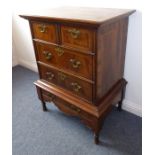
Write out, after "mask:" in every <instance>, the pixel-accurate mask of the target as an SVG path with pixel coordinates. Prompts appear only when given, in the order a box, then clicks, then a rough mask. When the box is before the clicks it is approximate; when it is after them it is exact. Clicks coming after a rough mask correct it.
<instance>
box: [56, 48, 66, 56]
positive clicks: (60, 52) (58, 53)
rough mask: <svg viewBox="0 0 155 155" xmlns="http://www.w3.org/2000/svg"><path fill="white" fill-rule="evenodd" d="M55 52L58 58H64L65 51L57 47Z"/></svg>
mask: <svg viewBox="0 0 155 155" xmlns="http://www.w3.org/2000/svg"><path fill="white" fill-rule="evenodd" d="M55 51H56V52H57V55H58V56H62V55H63V54H64V51H63V49H62V48H60V47H56V48H55Z"/></svg>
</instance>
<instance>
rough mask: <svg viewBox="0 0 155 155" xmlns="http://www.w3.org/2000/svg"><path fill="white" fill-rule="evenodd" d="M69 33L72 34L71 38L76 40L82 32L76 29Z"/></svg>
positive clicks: (70, 30)
mask: <svg viewBox="0 0 155 155" xmlns="http://www.w3.org/2000/svg"><path fill="white" fill-rule="evenodd" d="M68 32H69V33H70V34H71V37H72V38H74V39H76V38H78V37H79V35H80V30H77V29H75V28H73V29H69V30H68Z"/></svg>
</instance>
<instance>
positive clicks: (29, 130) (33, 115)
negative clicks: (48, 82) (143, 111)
mask: <svg viewBox="0 0 155 155" xmlns="http://www.w3.org/2000/svg"><path fill="white" fill-rule="evenodd" d="M37 79H38V74H37V73H35V72H33V71H30V70H28V69H26V68H23V67H21V66H16V67H14V68H13V85H12V87H13V155H141V154H142V151H141V149H142V119H141V117H138V116H135V115H133V114H131V113H128V112H126V111H122V112H118V111H117V110H116V108H114V109H113V111H112V112H111V113H110V114H109V115H108V117H107V118H106V120H105V122H104V126H103V129H102V131H101V135H100V140H101V144H100V145H95V144H94V143H93V133H92V132H91V130H90V129H88V128H87V127H85V126H84V125H83V124H82V123H81V122H80V120H79V119H78V118H76V117H69V116H66V115H65V114H63V113H62V112H60V111H59V110H58V109H57V108H56V107H55V106H54V105H53V104H51V103H49V104H47V107H48V109H49V111H48V112H43V111H42V108H41V104H40V101H39V100H38V98H37V94H36V91H35V86H34V85H33V82H34V81H35V80H37Z"/></svg>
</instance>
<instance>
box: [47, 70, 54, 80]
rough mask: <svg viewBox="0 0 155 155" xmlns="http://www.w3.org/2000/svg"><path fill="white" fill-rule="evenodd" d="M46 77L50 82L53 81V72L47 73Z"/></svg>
mask: <svg viewBox="0 0 155 155" xmlns="http://www.w3.org/2000/svg"><path fill="white" fill-rule="evenodd" d="M46 76H47V79H48V80H52V79H53V78H54V74H53V73H51V72H46Z"/></svg>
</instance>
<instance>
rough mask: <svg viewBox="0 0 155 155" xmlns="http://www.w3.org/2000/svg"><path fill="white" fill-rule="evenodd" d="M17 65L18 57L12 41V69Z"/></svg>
mask: <svg viewBox="0 0 155 155" xmlns="http://www.w3.org/2000/svg"><path fill="white" fill-rule="evenodd" d="M17 64H18V56H17V53H16V49H15V44H14V41H13V40H12V67H14V66H16V65H17Z"/></svg>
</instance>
